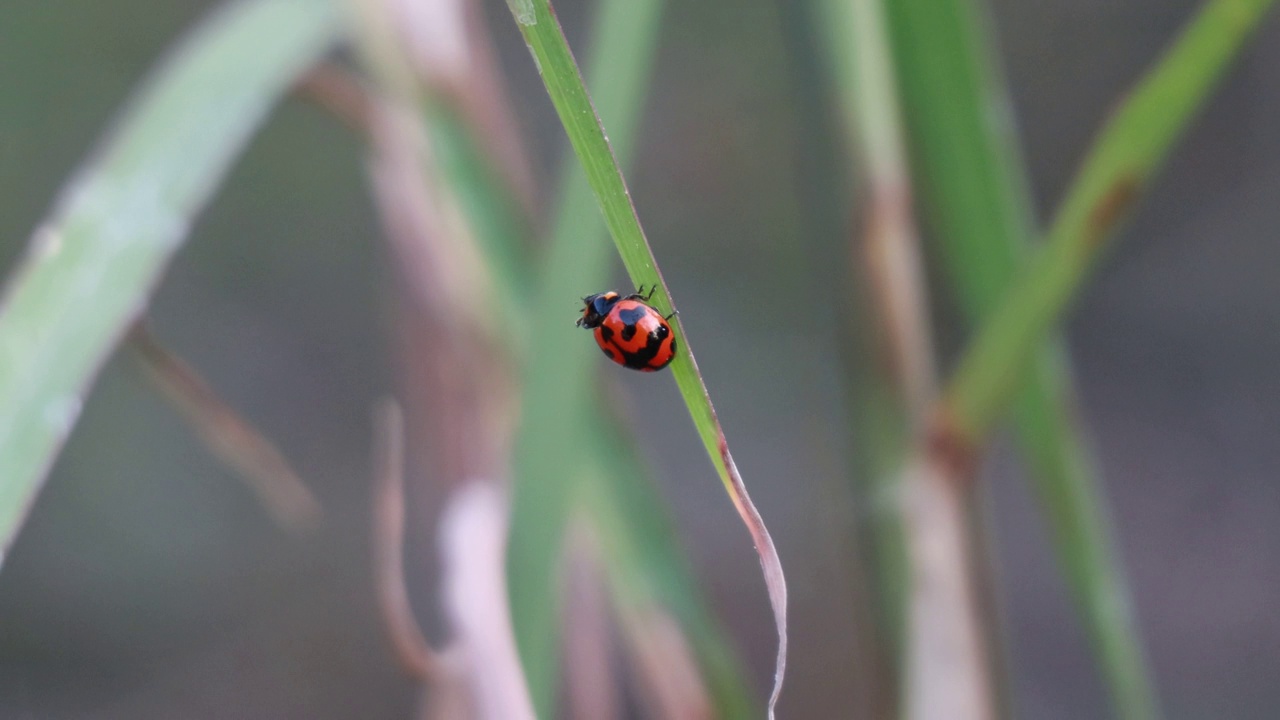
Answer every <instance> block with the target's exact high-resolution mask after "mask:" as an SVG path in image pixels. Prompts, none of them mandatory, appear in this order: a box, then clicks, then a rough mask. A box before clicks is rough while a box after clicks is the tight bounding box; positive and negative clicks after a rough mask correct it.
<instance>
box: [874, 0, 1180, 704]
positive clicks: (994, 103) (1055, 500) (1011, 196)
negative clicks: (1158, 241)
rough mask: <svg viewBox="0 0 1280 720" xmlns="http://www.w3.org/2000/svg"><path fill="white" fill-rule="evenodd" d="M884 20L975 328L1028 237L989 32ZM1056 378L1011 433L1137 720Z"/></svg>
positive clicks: (1109, 673)
mask: <svg viewBox="0 0 1280 720" xmlns="http://www.w3.org/2000/svg"><path fill="white" fill-rule="evenodd" d="M887 9H888V11H889V18H890V21H891V22H890V25H891V28H892V31H893V34H894V51H895V52H894V54H895V58H896V60H897V64H898V69H899V84H900V87H901V93H902V97H903V102H904V104H905V105H906V107H907V119H908V127H909V128H910V131H911V141H912V145H913V150H914V160H915V165H916V169H917V172H916V173H915V179H916V186H917V188H919V191H920V196H921V197H922V198H923V199H924V200H926V201H927V208H928V210H929V213H928V214H927V217H928V218H929V219H930V220H932V223H933V227H934V229H935V231H936V235H937V239H938V247H939V250H940V251H941V254H942V256H943V257H944V258H945V259H946V263H945V269H946V271H947V274H948V276H949V278H950V279H951V282H952V285H953V286H954V287H955V289H956V290H957V292H958V294H959V297H960V300H961V305H962V307H963V308H964V310H965V312H966V313H967V314H968V316H969V317H970V319H971V320H973V321H974V322H980V321H981V320H982V319H984V318H986V317H987V316H988V315H989V314H990V313H991V312H992V310H993V309H994V308H995V306H996V305H997V304H998V303H999V301H1000V299H1001V297H1003V295H1004V292H1005V291H1006V290H1007V288H1008V286H1009V285H1010V284H1011V283H1012V281H1013V278H1014V275H1015V273H1016V271H1017V269H1018V268H1019V267H1020V265H1021V262H1022V260H1023V258H1024V256H1025V254H1026V250H1027V240H1028V239H1029V238H1030V237H1032V236H1033V235H1034V233H1035V228H1034V227H1033V224H1032V220H1031V210H1030V200H1029V197H1028V191H1027V180H1026V173H1025V170H1024V168H1023V166H1022V163H1021V159H1020V158H1019V156H1018V150H1017V139H1016V137H1015V136H1014V133H1013V127H1014V124H1013V122H1012V120H1011V118H1010V114H1011V113H1010V109H1009V100H1008V97H1007V93H1006V91H1005V90H1004V88H1003V87H1002V82H1001V79H1000V76H999V73H998V71H997V69H996V67H995V63H994V62H993V59H992V57H991V55H990V48H991V47H993V45H994V42H993V38H994V33H992V32H991V30H990V28H989V27H987V26H986V24H985V23H984V22H983V21H984V19H985V18H984V17H983V16H982V15H981V12H980V10H976V9H975V7H974V5H973V4H971V3H968V2H962V1H959V0H942V1H941V2H939V3H937V4H936V5H935V6H934V7H932V8H930V9H929V10H928V11H927V12H926V11H925V10H924V9H923V8H920V7H917V6H912V5H910V4H907V3H889V4H888V8H887ZM944 108H945V109H946V111H945V112H943V111H942V110H943V109H944ZM1066 368H1067V364H1066V362H1065V359H1064V353H1063V351H1062V349H1061V347H1060V344H1059V343H1058V342H1057V341H1051V342H1049V343H1048V345H1047V346H1046V347H1043V348H1042V349H1040V350H1039V354H1038V355H1037V357H1036V359H1035V361H1034V369H1033V371H1032V372H1031V374H1030V377H1029V378H1028V379H1027V380H1026V381H1025V384H1024V385H1023V387H1022V389H1021V392H1020V393H1019V395H1018V396H1017V398H1016V400H1015V403H1014V424H1015V428H1016V434H1017V438H1018V441H1019V444H1020V446H1021V448H1022V451H1023V453H1024V455H1025V456H1026V458H1027V461H1028V465H1029V467H1030V470H1031V473H1032V475H1033V477H1034V480H1035V487H1036V490H1037V493H1038V495H1039V498H1040V504H1041V508H1042V511H1043V512H1044V514H1045V517H1047V518H1048V519H1049V522H1050V525H1051V528H1052V531H1053V544H1054V549H1055V552H1056V553H1057V556H1058V559H1059V563H1060V564H1061V566H1062V568H1063V571H1064V573H1065V574H1066V576H1067V582H1068V585H1069V586H1070V588H1071V589H1072V592H1073V594H1074V595H1075V597H1076V600H1077V603H1078V606H1079V607H1080V610H1081V612H1082V614H1083V615H1084V619H1085V625H1086V628H1087V629H1088V632H1089V634H1090V636H1091V637H1092V638H1093V646H1094V648H1095V652H1096V653H1097V655H1098V659H1099V665H1100V667H1101V672H1102V675H1103V677H1104V678H1105V680H1106V682H1107V683H1108V685H1109V686H1110V689H1111V693H1112V696H1113V698H1114V702H1115V705H1116V708H1117V713H1118V716H1119V717H1124V718H1150V717H1153V716H1155V715H1156V703H1155V699H1154V693H1153V691H1152V689H1151V685H1150V681H1149V680H1148V673H1147V670H1146V667H1145V664H1144V660H1143V657H1142V651H1141V641H1140V638H1139V636H1138V632H1137V627H1136V623H1135V622H1134V620H1133V617H1132V612H1131V611H1130V609H1129V605H1128V602H1127V597H1128V591H1127V589H1126V587H1125V580H1124V577H1123V573H1122V570H1121V564H1120V562H1119V561H1118V559H1117V558H1116V557H1115V554H1114V551H1113V550H1112V543H1111V540H1110V534H1109V532H1108V530H1109V528H1108V522H1107V512H1106V506H1105V502H1104V501H1103V499H1102V497H1101V496H1100V495H1099V493H1098V492H1097V489H1096V485H1097V480H1096V476H1095V474H1094V472H1093V467H1092V464H1091V463H1090V462H1089V453H1088V450H1087V448H1086V446H1085V443H1084V441H1083V439H1082V438H1081V437H1080V436H1079V431H1078V430H1077V428H1076V427H1075V422H1074V418H1073V416H1072V414H1071V410H1070V408H1071V400H1070V396H1071V394H1072V391H1071V379H1070V376H1069V373H1068V371H1067V369H1066Z"/></svg>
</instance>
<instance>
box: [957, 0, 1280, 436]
mask: <svg viewBox="0 0 1280 720" xmlns="http://www.w3.org/2000/svg"><path fill="white" fill-rule="evenodd" d="M1271 5H1272V0H1211V1H1210V2H1209V3H1207V4H1206V5H1205V6H1204V8H1203V9H1202V10H1201V11H1200V12H1199V14H1198V15H1197V16H1196V17H1195V19H1194V20H1193V21H1192V22H1191V23H1190V25H1189V26H1188V27H1187V28H1186V30H1185V31H1184V32H1183V33H1182V36H1181V37H1180V38H1179V39H1178V40H1177V42H1176V43H1175V44H1174V45H1173V47H1172V48H1171V49H1170V50H1169V51H1168V52H1167V54H1166V55H1165V56H1164V57H1163V58H1162V59H1161V60H1160V62H1159V63H1158V64H1157V65H1156V67H1155V68H1153V69H1152V70H1151V71H1150V72H1149V73H1148V74H1147V76H1146V77H1145V78H1143V79H1142V81H1141V82H1140V83H1139V84H1138V85H1137V87H1136V88H1135V89H1134V90H1133V92H1132V94H1131V95H1130V96H1129V97H1128V98H1127V99H1126V100H1125V102H1124V103H1123V105H1122V106H1121V107H1120V109H1119V111H1118V112H1117V113H1116V114H1115V116H1114V117H1113V118H1112V119H1111V121H1110V122H1109V123H1107V125H1106V127H1105V128H1104V129H1103V131H1102V133H1101V134H1100V135H1099V137H1098V140H1097V142H1096V143H1095V144H1094V146H1093V148H1092V150H1091V151H1090V152H1089V154H1088V157H1087V158H1086V159H1085V162H1084V166H1083V167H1082V169H1081V170H1080V173H1079V174H1078V175H1077V177H1076V180H1075V181H1074V182H1073V183H1072V186H1071V189H1070V190H1069V191H1068V193H1067V196H1066V199H1065V200H1064V201H1063V203H1062V205H1061V208H1060V210H1059V211H1058V213H1057V215H1056V216H1055V218H1054V222H1053V224H1052V226H1051V227H1050V229H1049V232H1048V235H1047V239H1046V242H1045V247H1044V248H1043V249H1042V250H1041V251H1040V252H1038V253H1037V254H1036V256H1035V258H1033V261H1032V263H1031V265H1030V266H1029V267H1028V268H1027V270H1026V271H1025V272H1023V273H1022V274H1021V275H1020V276H1019V278H1018V281H1017V283H1016V284H1015V285H1014V286H1013V288H1012V289H1011V290H1010V292H1009V293H1008V295H1007V296H1006V297H1005V299H1004V301H1003V302H1002V303H1001V304H1000V306H999V308H998V309H997V310H996V311H995V313H994V314H993V315H992V316H991V318H990V319H989V320H988V321H987V322H986V323H985V324H984V325H983V327H982V329H981V332H980V333H979V335H978V336H977V338H976V339H975V340H974V342H973V343H972V345H971V346H970V347H969V348H968V350H967V351H966V353H965V354H964V356H963V358H962V359H961V362H960V365H959V368H958V370H957V371H956V374H955V377H954V378H953V380H952V382H951V385H950V387H949V388H948V391H947V393H946V398H947V409H948V412H949V414H950V419H951V421H952V422H953V423H954V427H955V430H956V431H957V432H959V433H960V435H961V436H962V437H964V438H969V439H977V438H981V437H983V436H984V435H985V433H986V432H987V430H988V429H989V428H990V427H991V425H992V424H993V423H994V422H995V421H996V420H997V419H998V418H999V416H1000V414H1001V412H1002V411H1003V410H1004V406H1005V404H1006V402H1007V400H1008V398H1009V396H1010V394H1011V393H1012V392H1013V391H1014V390H1016V389H1017V384H1016V383H1017V382H1018V381H1019V380H1020V379H1021V378H1022V377H1023V375H1024V372H1025V367H1026V365H1027V363H1028V361H1029V360H1030V358H1031V357H1032V355H1033V354H1034V352H1035V350H1036V348H1037V347H1039V345H1040V343H1041V342H1042V341H1043V339H1044V336H1045V335H1046V334H1047V333H1048V332H1049V330H1050V329H1051V328H1052V327H1053V325H1054V323H1056V322H1057V321H1058V319H1059V318H1060V316H1061V315H1062V313H1063V311H1064V310H1065V308H1066V306H1067V304H1068V302H1069V301H1070V300H1071V299H1072V297H1073V296H1074V295H1075V293H1076V291H1077V290H1078V289H1079V287H1080V285H1081V284H1082V283H1083V281H1084V279H1085V276H1086V274H1087V272H1088V270H1089V269H1090V268H1091V266H1092V264H1093V261H1094V260H1095V259H1096V258H1097V256H1098V253H1099V251H1100V250H1101V249H1102V248H1103V247H1104V246H1105V245H1106V241H1107V240H1108V239H1109V237H1110V236H1111V234H1112V232H1113V231H1114V229H1115V227H1116V225H1117V224H1118V223H1119V221H1120V220H1121V219H1122V218H1123V217H1124V216H1125V215H1126V213H1127V211H1128V210H1129V209H1130V207H1132V205H1133V204H1134V202H1135V201H1136V200H1137V199H1138V196H1139V195H1140V194H1141V193H1142V192H1143V191H1144V190H1145V189H1146V185H1147V182H1148V180H1149V179H1150V177H1151V176H1152V175H1153V174H1154V172H1155V171H1156V170H1157V169H1158V168H1159V166H1160V164H1161V162H1162V161H1163V160H1164V159H1165V157H1166V156H1167V155H1168V154H1169V151H1170V150H1171V149H1172V147H1173V144H1174V142H1175V141H1176V140H1177V139H1178V138H1179V137H1180V136H1181V134H1182V132H1183V130H1185V129H1186V127H1187V125H1188V124H1189V123H1190V122H1191V120H1192V118H1193V117H1194V115H1195V113H1196V111H1197V110H1199V109H1200V107H1201V106H1202V105H1203V104H1204V102H1205V101H1206V100H1207V99H1208V96H1209V93H1210V91H1212V89H1213V87H1214V86H1215V84H1216V82H1217V80H1218V79H1219V78H1220V77H1221V76H1222V74H1223V73H1224V72H1225V71H1226V69H1227V67H1228V66H1229V65H1230V63H1231V61H1232V60H1233V59H1234V58H1235V56H1236V54H1237V53H1238V52H1239V51H1240V49H1241V48H1243V47H1244V45H1245V42H1246V40H1247V39H1248V38H1249V36H1250V35H1251V33H1252V31H1253V30H1254V29H1255V28H1257V26H1258V24H1259V23H1260V22H1261V20H1262V18H1263V17H1264V15H1265V13H1266V11H1267V10H1268V9H1269V8H1270V7H1271Z"/></svg>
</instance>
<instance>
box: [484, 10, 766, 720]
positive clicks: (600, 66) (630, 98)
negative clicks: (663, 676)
mask: <svg viewBox="0 0 1280 720" xmlns="http://www.w3.org/2000/svg"><path fill="white" fill-rule="evenodd" d="M664 6H665V3H664V2H662V0H605V1H604V2H602V3H601V4H600V6H599V8H598V10H597V13H598V14H597V18H596V20H595V22H594V27H593V31H592V34H591V38H592V41H591V51H590V52H589V59H588V61H587V72H588V75H589V77H590V80H591V83H592V85H593V87H595V88H597V90H596V93H595V96H594V100H595V103H596V106H597V107H598V108H599V112H600V115H601V116H602V117H605V118H608V120H609V127H610V133H611V138H612V140H613V143H614V149H615V151H616V153H617V156H618V158H619V160H620V162H621V164H622V165H623V166H625V165H627V164H628V162H629V160H628V159H629V158H630V157H632V156H633V155H634V147H635V145H636V142H635V138H636V137H637V136H638V134H639V133H638V132H637V127H638V125H639V121H640V116H641V109H642V105H643V101H644V98H645V96H646V93H645V88H646V86H647V84H648V77H649V74H650V73H649V70H650V66H651V64H652V60H653V54H654V48H655V47H656V39H657V30H658V27H659V20H660V17H661V13H662V10H663V8H664ZM565 168H566V179H565V183H564V185H563V187H562V189H561V194H560V201H559V202H558V207H557V212H556V214H555V226H554V229H553V231H552V233H551V242H550V246H549V248H548V256H547V258H546V261H545V270H544V272H543V274H542V277H541V278H540V284H539V295H538V297H537V300H536V310H535V311H534V313H533V318H534V320H533V322H534V330H533V332H532V333H531V335H532V338H531V352H530V356H529V368H528V374H527V376H526V377H527V379H528V382H527V383H526V385H525V391H524V400H523V410H522V414H523V421H522V423H521V428H520V432H519V434H518V442H517V450H516V454H515V463H514V467H515V486H514V493H515V502H514V503H513V509H512V512H513V517H512V529H511V547H510V550H509V554H510V556H509V573H510V575H511V582H510V587H511V593H512V603H511V605H512V613H513V615H514V619H515V625H516V632H517V636H518V637H519V639H520V651H521V656H522V659H523V661H524V664H525V667H526V669H527V670H526V672H527V674H528V677H529V682H530V688H531V692H532V693H533V695H534V697H535V704H536V705H537V707H538V710H539V716H540V717H555V715H556V712H555V708H554V702H555V693H556V690H557V689H558V688H559V686H560V683H559V679H558V674H559V670H560V662H559V649H560V647H559V639H560V637H561V636H562V632H561V624H562V619H563V617H564V616H563V613H562V612H560V611H559V610H558V602H557V600H558V593H559V588H560V584H559V580H560V576H559V573H557V572H556V568H557V567H558V565H559V562H560V559H561V557H562V553H561V549H562V546H563V543H562V541H563V536H564V527H565V524H566V523H567V522H569V520H570V516H571V514H573V513H575V512H577V513H581V514H585V515H586V516H587V521H588V522H589V523H591V525H592V526H594V527H596V528H597V531H598V535H599V537H600V540H601V544H602V548H603V550H604V552H605V553H606V557H605V563H604V568H605V570H606V572H607V573H608V575H609V579H610V584H611V585H612V593H611V594H612V597H613V598H614V602H615V603H617V604H619V605H622V606H626V607H630V608H643V609H646V610H651V609H653V608H654V607H657V608H663V609H669V611H670V613H671V614H673V615H674V616H675V617H676V619H677V620H678V622H679V624H680V630H681V631H682V632H684V633H685V634H686V635H687V636H688V638H689V641H690V643H691V644H692V646H693V648H694V652H695V653H696V655H697V661H698V665H699V668H698V669H699V670H700V672H701V673H702V675H703V681H704V682H705V683H706V685H707V686H708V689H709V691H710V695H711V702H712V705H713V707H714V711H715V716H716V717H726V718H728V717H748V716H750V715H752V714H754V713H753V712H752V711H751V700H750V696H749V694H748V692H747V690H746V686H745V683H744V682H743V679H742V677H743V673H742V670H741V668H740V667H739V665H738V663H737V659H736V657H735V655H734V653H733V652H732V651H731V650H730V649H729V647H728V645H727V643H726V642H725V640H724V637H723V633H722V631H721V629H720V628H719V627H718V626H717V625H716V623H715V618H714V616H713V615H712V614H711V613H709V612H708V611H707V609H706V606H705V603H704V602H703V600H702V598H701V597H700V595H699V593H698V592H697V583H696V582H695V579H694V575H693V573H692V571H691V570H690V568H689V567H688V563H687V561H686V560H685V558H684V557H683V555H682V552H681V550H680V548H679V546H678V544H677V543H676V542H675V540H674V538H675V535H674V534H673V533H672V532H671V528H670V520H669V518H668V517H667V515H666V513H665V509H664V507H663V504H662V502H661V500H660V498H659V497H658V496H657V493H656V492H655V491H654V488H653V486H652V483H651V481H650V479H649V478H648V477H647V476H646V474H645V473H644V472H643V471H642V469H641V468H642V466H641V463H640V459H639V458H638V457H637V456H636V454H635V452H634V451H633V448H630V446H628V445H627V443H626V442H624V441H623V440H622V438H621V436H620V433H619V432H618V430H617V428H616V427H615V426H616V424H617V421H616V420H614V419H611V418H609V417H608V416H607V413H604V412H603V410H602V408H601V406H600V403H599V402H598V398H597V397H596V385H595V384H594V383H590V382H583V377H586V376H590V375H591V374H592V372H593V368H598V365H597V363H598V361H599V355H598V353H597V352H596V350H595V346H594V344H593V343H590V342H582V341H583V339H584V338H583V337H582V331H581V330H578V329H577V328H575V327H574V326H573V323H572V322H570V321H569V320H570V316H571V314H573V311H572V308H566V305H565V298H566V296H567V293H578V294H580V293H581V292H585V291H586V290H588V289H592V288H598V287H601V286H603V283H604V282H605V280H606V278H607V277H608V274H609V273H608V267H609V257H610V252H611V251H610V248H609V246H608V245H607V244H605V243H602V242H600V235H601V233H602V232H603V231H604V227H603V223H602V221H601V217H600V215H599V212H598V210H597V208H596V200H595V197H594V195H593V194H592V190H591V187H590V186H589V185H588V184H587V181H586V178H585V176H584V175H583V173H582V172H581V170H580V169H578V167H577V163H576V161H575V160H574V159H573V158H569V160H568V162H567V163H566V164H565ZM568 297H572V298H575V299H576V297H577V295H576V294H575V295H570V296H568ZM624 612H625V611H624Z"/></svg>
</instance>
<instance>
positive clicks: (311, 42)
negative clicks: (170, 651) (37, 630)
mask: <svg viewBox="0 0 1280 720" xmlns="http://www.w3.org/2000/svg"><path fill="white" fill-rule="evenodd" d="M339 28H340V23H339V16H338V13H337V12H336V11H335V9H334V8H333V7H332V6H331V4H330V3H328V2H325V1H324V0H252V1H245V2H237V3H235V4H232V5H228V6H226V7H225V8H222V9H221V10H219V11H216V12H215V13H214V14H213V15H212V16H210V17H209V19H208V20H206V21H205V22H204V23H203V24H202V25H201V26H200V27H199V28H197V29H196V30H195V32H194V33H192V34H191V35H190V36H189V37H188V38H186V39H185V40H184V41H182V42H181V43H180V44H179V46H178V47H177V48H176V49H175V50H174V51H173V52H172V54H171V55H170V56H169V57H168V58H167V59H166V60H165V62H164V63H162V64H161V65H160V66H159V68H158V70H157V71H156V73H155V74H154V75H153V76H152V77H151V78H150V79H149V80H148V81H147V82H146V84H145V85H144V86H143V88H142V90H141V91H140V93H139V94H138V95H137V96H136V97H135V98H134V99H133V100H132V101H131V102H130V103H129V105H128V106H127V107H126V109H125V110H124V112H123V114H122V115H121V117H120V118H119V120H118V121H117V125H116V126H115V128H114V129H113V130H112V131H111V132H110V133H109V134H108V135H107V137H106V138H105V140H104V141H103V143H102V145H101V146H100V147H99V148H98V150H97V151H96V152H95V153H94V154H93V155H92V156H91V158H90V159H89V161H88V162H87V163H86V165H85V166H84V167H82V168H81V169H80V170H79V171H77V173H76V175H75V176H74V177H73V178H72V179H71V181H70V182H69V183H68V184H67V186H66V188H65V189H64V191H63V194H62V196H61V197H60V198H59V199H58V201H57V203H56V204H55V205H54V208H53V210H52V212H51V213H50V216H49V217H48V218H47V219H46V220H45V221H44V222H43V223H42V224H41V225H40V227H38V228H37V229H36V231H35V233H34V235H33V237H32V240H31V246H30V248H29V249H28V252H27V256H26V258H25V259H24V260H23V262H22V265H21V266H20V267H19V268H18V270H17V271H16V274H15V275H14V276H13V277H12V278H11V279H10V281H9V284H8V286H7V287H6V289H5V295H4V300H3V302H2V303H0V552H3V553H7V552H8V550H9V548H10V546H11V544H12V542H13V539H14V536H15V535H16V533H17V531H18V528H19V527H20V526H21V524H22V520H23V518H24V517H25V516H26V513H27V510H28V509H29V508H30V506H31V504H32V502H33V501H34V499H35V496H36V493H37V492H38V490H39V487H40V484H41V482H42V480H43V478H44V477H45V475H46V473H47V472H48V469H49V467H50V466H51V465H52V463H53V460H54V458H55V457H56V456H57V453H58V450H59V449H60V448H61V446H62V443H63V442H64V441H65V439H66V437H67V434H68V433H69V432H70V430H71V428H72V426H73V425H74V424H75V422H76V420H77V418H78V416H79V413H80V407H81V404H82V403H83V402H84V397H85V394H86V392H87V391H88V389H89V386H90V384H91V383H92V380H93V377H94V375H95V373H96V372H97V370H98V368H99V367H100V366H101V364H102V362H103V361H104V360H105V358H106V357H107V355H108V354H109V353H110V352H111V350H112V348H113V347H115V345H116V344H117V343H118V342H119V341H120V339H121V338H122V337H123V336H124V334H125V332H126V331H127V330H128V327H129V324H130V323H131V322H133V321H134V320H135V319H136V318H137V316H138V315H139V314H140V313H141V311H142V310H143V308H144V307H145V305H146V303H147V299H148V296H149V295H150V292H151V290H152V288H153V287H154V286H155V285H156V283H157V281H158V280H159V277H160V275H161V273H162V272H163V270H164V267H165V264H166V263H167V261H168V260H169V258H170V257H171V256H172V255H173V253H174V251H176V250H177V248H178V246H179V245H180V243H181V241H182V240H183V239H184V238H185V237H186V235H187V230H188V228H189V227H190V225H191V222H192V221H193V219H194V217H195V215H196V214H197V213H198V212H199V211H200V210H201V208H203V207H204V206H205V204H206V203H207V202H208V201H209V198H210V197H211V196H212V195H213V192H214V191H215V190H216V189H217V187H218V184H219V182H220V181H221V179H222V178H223V176H224V175H225V174H226V171H227V169H228V168H229V167H230V165H231V162H232V160H234V158H235V157H236V154H237V153H238V152H239V151H240V150H241V149H242V148H243V147H244V146H245V144H246V143H247V142H248V140H249V138H250V137H251V136H252V134H253V132H254V130H255V129H256V128H257V127H258V125H259V124H260V123H261V122H262V120H263V118H265V117H266V115H267V112H268V111H269V110H270V109H271V107H272V106H273V105H274V104H275V102H276V101H277V100H278V99H279V98H280V96H281V95H283V94H284V93H285V92H287V91H288V90H289V89H290V87H291V86H292V85H293V83H294V81H295V80H296V79H297V78H298V77H299V75H301V73H302V72H303V71H304V70H305V69H306V68H307V67H309V66H310V65H311V64H313V63H314V62H315V61H316V60H317V59H318V58H319V57H320V56H321V55H322V54H323V53H324V52H325V51H326V50H328V49H329V48H330V47H331V46H332V44H333V43H334V41H335V40H336V38H337V36H338V32H339Z"/></svg>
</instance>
